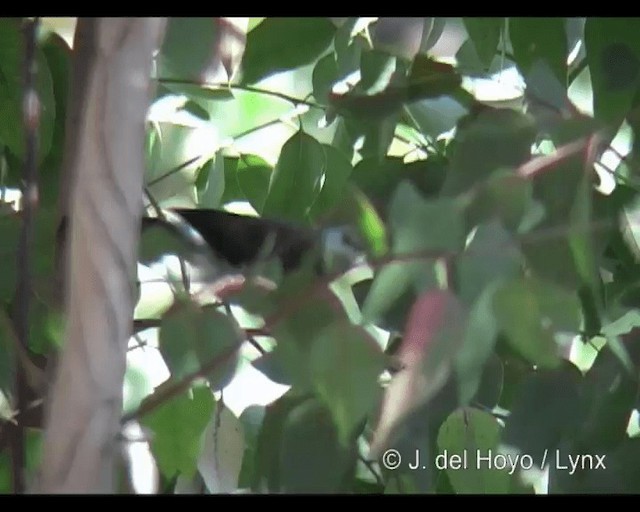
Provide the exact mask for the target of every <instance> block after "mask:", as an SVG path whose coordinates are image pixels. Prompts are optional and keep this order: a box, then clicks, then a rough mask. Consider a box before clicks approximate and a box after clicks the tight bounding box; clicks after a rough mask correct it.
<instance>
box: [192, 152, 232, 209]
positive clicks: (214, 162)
mask: <svg viewBox="0 0 640 512" xmlns="http://www.w3.org/2000/svg"><path fill="white" fill-rule="evenodd" d="M224 177H225V172H224V157H223V156H222V152H221V151H218V152H217V153H216V155H215V156H214V157H213V158H212V159H211V160H209V161H208V162H207V163H205V164H204V165H203V166H202V167H201V168H200V172H199V173H198V177H197V179H196V188H197V190H198V207H199V208H219V207H220V205H221V200H222V197H223V195H224V186H225V183H224Z"/></svg>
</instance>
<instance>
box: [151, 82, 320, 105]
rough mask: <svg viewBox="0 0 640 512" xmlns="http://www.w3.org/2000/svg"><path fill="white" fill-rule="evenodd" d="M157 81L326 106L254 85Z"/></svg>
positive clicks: (300, 103) (298, 103) (299, 103)
mask: <svg viewBox="0 0 640 512" xmlns="http://www.w3.org/2000/svg"><path fill="white" fill-rule="evenodd" d="M158 82H159V83H161V84H175V85H194V86H197V87H204V88H207V89H219V90H224V89H236V90H239V91H247V92H254V93H257V94H264V95H265V96H273V97H274V98H280V99H281V100H285V101H288V102H290V103H293V104H294V105H307V106H308V107H312V108H317V109H322V110H324V109H325V108H326V107H325V106H324V105H320V104H319V103H315V102H313V101H308V100H305V99H301V98H295V97H293V96H289V95H288V94H284V93H281V92H277V91H269V90H267V89H261V88H260V87H254V86H251V85H241V84H227V83H208V82H199V81H195V80H187V79H174V78H158Z"/></svg>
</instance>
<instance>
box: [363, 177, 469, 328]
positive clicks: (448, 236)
mask: <svg viewBox="0 0 640 512" xmlns="http://www.w3.org/2000/svg"><path fill="white" fill-rule="evenodd" d="M389 223H390V228H391V235H392V239H393V248H392V249H393V254H395V255H398V256H400V255H403V254H404V255H406V254H411V253H414V252H416V251H425V252H426V251H433V254H432V255H431V256H430V257H427V256H429V254H425V256H424V257H423V258H422V261H420V258H417V257H416V258H415V259H414V260H413V261H407V262H404V261H398V262H393V263H391V264H388V265H385V267H384V268H383V269H382V270H381V271H380V272H379V273H378V274H377V275H376V278H375V279H374V282H373V285H372V287H371V290H370V292H369V294H368V295H367V299H366V301H365V304H364V306H363V309H362V314H363V317H364V318H365V319H367V320H369V321H372V320H373V319H375V318H378V317H379V316H380V315H382V314H384V313H385V311H387V310H388V308H389V307H391V305H392V304H393V302H394V301H395V300H397V299H398V298H399V297H400V296H402V295H403V293H404V292H405V291H406V289H407V287H408V286H410V285H413V286H414V289H416V290H423V289H425V288H428V287H432V286H434V285H436V284H437V277H436V274H435V272H436V268H435V264H436V260H437V259H438V258H439V257H442V256H444V255H445V254H447V253H448V252H450V251H456V250H459V249H460V248H461V247H462V245H463V243H464V220H463V218H462V215H461V212H460V209H459V207H458V206H457V204H456V203H455V202H453V201H451V200H448V199H436V200H433V201H427V200H425V199H423V198H422V197H421V195H420V194H419V192H418V191H417V190H416V188H415V187H414V186H413V185H412V184H411V183H408V182H406V181H403V182H402V183H401V184H400V185H399V186H398V188H397V189H396V192H395V194H394V195H393V198H392V200H391V208H390V212H389Z"/></svg>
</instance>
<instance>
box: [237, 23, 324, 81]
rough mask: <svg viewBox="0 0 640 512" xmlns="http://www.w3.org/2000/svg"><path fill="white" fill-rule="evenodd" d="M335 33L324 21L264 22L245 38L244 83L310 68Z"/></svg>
mask: <svg viewBox="0 0 640 512" xmlns="http://www.w3.org/2000/svg"><path fill="white" fill-rule="evenodd" d="M335 31H336V28H335V26H334V25H333V23H331V21H329V19H327V18H266V19H265V20H264V21H263V22H262V23H260V25H258V26H257V27H255V28H254V29H253V30H252V31H251V32H249V34H248V35H247V45H246V48H245V52H244V56H243V59H242V81H243V83H245V84H251V83H254V82H257V81H259V80H262V79H263V78H266V77H268V76H270V75H272V74H274V73H277V72H279V71H286V70H289V69H293V68H297V67H300V66H304V65H306V64H311V63H312V62H313V61H314V60H315V59H317V58H318V57H320V55H321V54H322V53H323V52H324V51H325V50H326V49H327V48H328V47H329V44H330V43H331V40H332V39H333V36H334V34H335Z"/></svg>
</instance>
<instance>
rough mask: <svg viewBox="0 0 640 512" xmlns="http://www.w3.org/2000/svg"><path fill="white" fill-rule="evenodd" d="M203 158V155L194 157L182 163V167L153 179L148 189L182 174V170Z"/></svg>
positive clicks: (148, 184) (179, 166)
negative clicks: (170, 177) (177, 174)
mask: <svg viewBox="0 0 640 512" xmlns="http://www.w3.org/2000/svg"><path fill="white" fill-rule="evenodd" d="M200 158H202V155H199V156H194V157H193V158H191V159H189V160H187V161H186V162H183V163H181V164H180V165H178V166H176V167H174V168H173V169H169V170H168V171H167V172H165V173H163V174H161V175H160V176H158V177H157V178H154V179H152V180H151V181H150V182H149V183H147V187H153V186H154V185H155V184H156V183H159V182H160V181H162V180H164V179H166V178H168V177H169V176H173V175H174V174H175V173H177V172H180V171H181V170H182V169H184V168H186V167H189V166H190V165H191V164H192V163H194V162H196V161H198V160H199V159H200Z"/></svg>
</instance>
